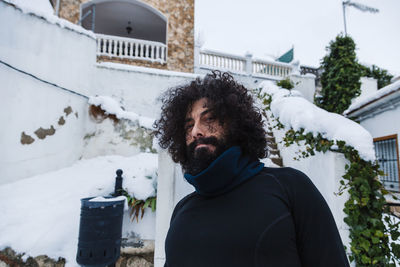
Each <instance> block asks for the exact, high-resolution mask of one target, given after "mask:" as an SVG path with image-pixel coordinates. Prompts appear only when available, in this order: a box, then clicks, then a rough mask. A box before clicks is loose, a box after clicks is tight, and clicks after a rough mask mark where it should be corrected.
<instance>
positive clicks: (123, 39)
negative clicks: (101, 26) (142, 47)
mask: <svg viewBox="0 0 400 267" xmlns="http://www.w3.org/2000/svg"><path fill="white" fill-rule="evenodd" d="M96 37H97V38H102V39H113V40H117V41H124V42H130V43H141V44H148V45H155V46H162V47H166V45H165V44H163V43H161V42H156V41H148V40H142V39H136V38H127V37H120V36H115V35H106V34H100V33H96Z"/></svg>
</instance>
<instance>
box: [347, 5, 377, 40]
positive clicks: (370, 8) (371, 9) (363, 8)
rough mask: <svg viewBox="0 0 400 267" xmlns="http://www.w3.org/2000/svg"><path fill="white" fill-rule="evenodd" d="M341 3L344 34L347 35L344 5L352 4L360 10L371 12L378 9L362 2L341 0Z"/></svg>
mask: <svg viewBox="0 0 400 267" xmlns="http://www.w3.org/2000/svg"><path fill="white" fill-rule="evenodd" d="M342 5H343V22H344V34H345V35H346V36H347V26H346V6H352V7H355V8H356V9H358V10H360V11H362V12H371V13H378V12H379V9H377V8H373V7H369V6H366V5H363V4H359V3H356V2H351V1H350V0H345V1H343V2H342Z"/></svg>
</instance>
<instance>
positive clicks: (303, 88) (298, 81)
mask: <svg viewBox="0 0 400 267" xmlns="http://www.w3.org/2000/svg"><path fill="white" fill-rule="evenodd" d="M290 80H291V81H292V82H293V83H294V88H293V89H295V90H297V91H299V92H301V93H302V94H303V96H304V98H305V99H307V100H308V101H310V102H311V103H314V94H315V76H314V75H313V74H307V75H298V74H292V75H290Z"/></svg>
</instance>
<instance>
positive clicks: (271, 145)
mask: <svg viewBox="0 0 400 267" xmlns="http://www.w3.org/2000/svg"><path fill="white" fill-rule="evenodd" d="M267 146H268V149H269V150H270V149H278V145H277V144H276V143H267Z"/></svg>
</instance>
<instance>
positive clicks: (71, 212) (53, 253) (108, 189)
mask: <svg viewBox="0 0 400 267" xmlns="http://www.w3.org/2000/svg"><path fill="white" fill-rule="evenodd" d="M157 160H158V156H157V154H150V153H140V154H138V155H135V156H132V157H122V156H104V157H98V158H93V159H87V160H80V161H78V162H76V163H75V164H74V165H72V166H71V167H68V168H64V169H60V170H57V171H53V172H48V173H44V174H40V175H36V176H33V177H30V178H27V179H23V180H19V181H17V182H14V183H8V184H4V185H1V186H0V214H1V220H0V236H1V238H0V249H3V248H5V247H8V246H9V247H12V248H13V249H14V250H15V251H17V252H18V253H25V256H24V259H25V260H26V258H27V257H28V256H32V257H36V256H38V255H47V256H49V257H51V258H53V259H58V257H63V258H65V259H66V260H67V262H66V266H67V267H68V266H69V267H71V266H78V264H77V263H76V261H75V257H76V251H77V247H78V233H79V219H80V208H81V204H80V199H82V198H87V197H96V196H108V195H109V194H110V193H113V192H114V184H115V177H116V174H115V172H116V170H117V169H122V170H123V172H124V173H123V174H122V177H123V182H122V187H123V188H124V189H127V191H128V192H129V193H131V194H133V195H134V196H135V197H136V198H138V199H145V198H147V197H150V196H154V195H155V189H154V182H155V180H156V176H155V173H156V169H157V164H158V162H157ZM148 177H151V179H150V178H148ZM149 188H151V190H149Z"/></svg>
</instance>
